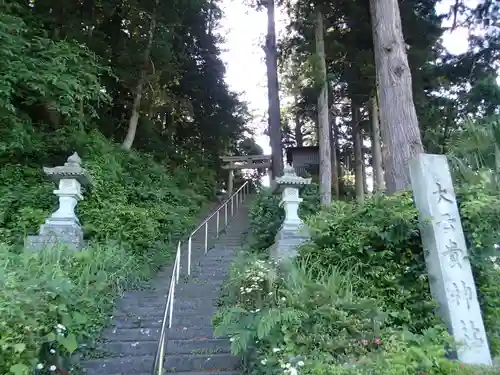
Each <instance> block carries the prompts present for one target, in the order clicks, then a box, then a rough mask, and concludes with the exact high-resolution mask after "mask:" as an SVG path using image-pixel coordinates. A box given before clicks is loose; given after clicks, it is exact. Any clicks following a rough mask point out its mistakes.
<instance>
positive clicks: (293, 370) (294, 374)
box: [288, 367, 299, 375]
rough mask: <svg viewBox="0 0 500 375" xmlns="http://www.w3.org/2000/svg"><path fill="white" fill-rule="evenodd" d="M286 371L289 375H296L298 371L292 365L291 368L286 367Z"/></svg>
mask: <svg viewBox="0 0 500 375" xmlns="http://www.w3.org/2000/svg"><path fill="white" fill-rule="evenodd" d="M288 373H289V374H290V375H298V373H299V372H298V371H297V369H296V368H295V367H292V368H290V369H288Z"/></svg>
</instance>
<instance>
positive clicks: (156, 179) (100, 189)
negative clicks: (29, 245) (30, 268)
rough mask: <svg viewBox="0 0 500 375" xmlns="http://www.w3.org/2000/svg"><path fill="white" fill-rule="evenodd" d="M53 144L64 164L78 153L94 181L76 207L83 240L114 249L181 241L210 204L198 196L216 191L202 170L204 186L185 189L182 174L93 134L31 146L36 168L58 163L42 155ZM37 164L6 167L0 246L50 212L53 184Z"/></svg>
mask: <svg viewBox="0 0 500 375" xmlns="http://www.w3.org/2000/svg"><path fill="white" fill-rule="evenodd" d="M58 144H64V145H65V147H64V148H62V147H61V149H60V151H59V153H60V154H61V156H63V155H64V156H63V157H67V156H68V155H70V153H71V152H73V151H72V150H77V151H78V152H79V154H80V155H81V157H82V158H83V160H84V163H85V167H86V168H87V169H88V170H89V172H90V173H91V175H92V178H93V182H94V185H93V186H92V187H91V188H90V189H89V191H88V192H87V193H86V197H85V198H86V199H85V200H83V201H82V202H81V203H80V205H79V206H78V213H79V217H80V219H81V221H82V224H83V226H84V231H85V236H86V238H87V239H89V240H93V241H99V242H102V241H108V240H113V241H117V242H119V243H120V244H121V245H122V246H125V247H127V248H130V249H132V250H133V251H134V252H137V253H142V252H145V251H148V250H155V249H157V248H160V247H162V245H163V244H166V243H167V244H168V243H169V242H170V241H171V240H173V239H174V238H179V237H180V236H182V235H184V234H185V232H186V231H187V228H189V227H190V226H191V225H192V224H193V220H194V219H195V218H196V217H197V215H198V214H199V212H200V207H201V206H203V204H204V203H205V201H206V199H207V198H208V197H207V196H203V195H201V194H208V191H207V185H210V184H211V185H212V186H214V184H215V180H214V176H213V174H211V173H209V171H206V170H203V169H201V168H198V171H199V174H200V176H202V177H203V179H197V180H196V183H193V182H192V181H193V180H192V181H191V182H190V183H188V181H186V179H185V178H184V177H183V176H182V175H183V168H178V169H176V170H174V171H173V172H169V171H167V169H166V168H165V167H164V166H163V165H161V164H158V163H156V162H155V161H154V160H153V159H152V158H151V157H149V156H148V155H144V154H139V153H135V152H124V151H121V150H120V149H119V148H117V147H116V146H115V145H113V144H112V143H110V142H109V141H107V140H106V139H105V138H104V137H103V136H102V135H100V134H99V133H97V132H91V133H90V134H86V133H84V132H72V133H69V134H67V133H64V132H61V133H60V134H57V135H56V136H54V135H52V136H51V137H45V138H42V139H41V140H40V141H39V142H38V143H36V144H34V147H36V149H34V150H33V153H35V154H36V155H37V157H38V158H37V159H38V160H47V163H50V164H56V163H57V164H58V165H59V164H61V163H63V162H64V159H63V158H59V157H58V155H57V157H54V156H50V155H44V153H46V152H47V151H46V150H49V151H50V150H52V149H56V147H57V145H58ZM70 150H71V151H70ZM37 164H38V163H33V164H31V165H28V166H24V167H21V166H20V165H19V164H17V163H16V164H14V163H7V164H4V167H3V168H2V170H1V172H0V175H1V176H2V178H1V179H0V211H1V212H2V213H3V215H2V216H1V217H0V241H2V242H6V243H10V244H19V243H21V242H22V241H23V237H24V234H25V233H36V231H38V226H39V225H40V224H41V223H42V222H43V220H44V219H45V218H46V217H47V215H49V214H50V213H51V211H52V210H53V209H54V203H55V202H54V196H53V194H52V192H51V191H52V190H53V183H51V182H49V181H47V180H46V178H45V177H44V175H43V171H42V168H41V166H40V165H37ZM194 170H195V169H194V167H192V169H191V171H194ZM191 173H192V172H191ZM172 175H174V176H172ZM212 193H213V191H212Z"/></svg>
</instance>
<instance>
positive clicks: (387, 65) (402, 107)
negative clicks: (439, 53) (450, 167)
mask: <svg viewBox="0 0 500 375" xmlns="http://www.w3.org/2000/svg"><path fill="white" fill-rule="evenodd" d="M370 13H371V19H372V30H373V44H374V51H375V66H376V71H377V82H378V91H379V99H380V120H381V125H380V126H381V130H382V139H383V140H384V145H385V146H387V153H388V154H387V164H386V165H385V181H386V188H387V192H388V193H389V194H391V193H394V192H396V191H399V190H406V189H408V188H410V186H411V182H410V173H409V170H408V162H409V161H410V160H411V159H413V158H414V157H415V156H417V155H418V154H419V153H422V152H423V146H422V139H421V136H420V129H419V127H418V119H417V113H416V111H415V105H414V102H413V93H412V80H411V72H410V68H409V66H408V57H407V54H406V43H405V41H404V39H403V31H402V27H401V15H400V13H399V5H398V2H397V0H370Z"/></svg>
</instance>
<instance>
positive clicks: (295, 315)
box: [214, 186, 500, 375]
mask: <svg viewBox="0 0 500 375" xmlns="http://www.w3.org/2000/svg"><path fill="white" fill-rule="evenodd" d="M305 196H306V197H307V196H308V193H307V192H306V194H305ZM459 197H460V212H461V216H462V220H463V226H464V231H465V233H466V235H467V239H468V242H469V249H470V252H471V263H472V265H473V271H474V276H475V280H476V285H477V288H478V296H479V300H480V304H481V307H482V309H483V315H484V320H485V325H486V329H487V332H488V338H489V343H490V347H491V349H492V352H493V353H494V354H495V355H498V354H499V353H500V330H499V327H498V319H499V316H498V311H500V310H499V309H500V292H499V290H500V272H499V270H498V267H499V264H498V260H495V261H492V258H490V256H491V255H492V254H493V253H494V252H495V246H497V247H498V245H496V244H498V242H499V238H498V236H499V235H498V233H499V229H500V221H499V220H498V215H499V214H500V212H498V200H499V199H500V198H499V197H498V195H496V194H489V193H487V190H486V189H484V188H481V187H480V186H476V189H472V190H467V191H460V193H459ZM277 202H278V199H277V198H276V197H273V196H270V195H262V196H261V197H260V198H259V199H258V200H257V202H256V203H255V205H254V207H253V208H252V215H251V226H252V233H253V234H254V241H253V242H251V244H250V246H249V248H247V249H245V251H244V252H243V254H242V257H241V258H240V259H239V260H238V261H237V262H236V263H235V264H234V266H233V269H232V272H231V277H230V280H229V281H228V283H227V284H226V286H225V290H224V294H223V298H222V300H221V308H220V310H219V312H218V313H217V315H216V316H215V317H214V322H215V323H216V326H217V331H218V333H220V334H229V335H230V336H231V337H232V349H233V351H234V352H235V353H238V354H243V355H244V356H245V358H246V359H247V364H248V366H249V367H250V368H251V369H252V370H251V371H252V373H253V374H281V373H286V374H297V373H300V374H324V375H326V374H332V375H333V374H335V375H361V374H366V375H367V374H384V375H386V374H391V375H406V374H429V375H438V374H442V375H444V374H464V375H465V374H496V373H499V372H498V370H497V369H480V368H475V367H470V366H464V365H461V364H460V363H458V362H454V361H450V360H448V359H446V357H445V354H446V349H445V348H452V347H453V346H454V344H453V343H452V341H451V338H450V337H449V335H448V334H447V333H446V330H445V328H444V326H443V325H442V324H441V322H440V321H439V319H438V318H437V317H436V315H435V314H434V313H433V308H434V307H435V303H434V302H433V301H432V299H431V296H430V291H429V284H428V277H427V273H426V271H425V263H424V257H423V249H422V245H421V240H420V237H419V232H418V229H417V213H416V210H415V209H414V206H413V201H412V198H411V195H409V194H408V193H402V194H397V195H394V196H389V197H383V196H375V197H373V198H370V199H368V200H366V201H365V203H364V204H363V205H359V204H355V203H351V202H341V201H336V202H334V203H333V205H332V206H331V207H330V208H327V209H324V210H322V211H319V212H318V207H317V202H315V203H313V204H311V201H310V200H308V199H306V200H305V202H304V203H305V204H304V211H306V210H307V211H309V212H312V211H316V212H317V213H316V214H313V215H304V214H303V216H304V217H307V221H308V224H309V226H310V227H311V230H312V241H311V242H310V243H309V244H307V245H305V246H303V247H302V248H301V252H300V256H299V258H298V259H297V260H296V261H295V262H294V264H293V265H291V266H290V267H288V268H287V272H285V273H283V274H281V275H278V274H277V271H276V267H275V266H276V265H275V264H273V263H272V262H270V261H269V260H268V254H267V247H268V245H269V243H270V239H272V238H273V237H274V235H275V233H276V230H277V229H278V227H279V225H278V224H274V225H271V226H266V225H265V223H269V222H271V223H277V222H279V219H280V217H281V215H282V214H281V212H280V210H279V209H278V205H277ZM314 208H316V210H315V209H314ZM272 213H274V214H272ZM264 227H265V228H267V230H264V229H263V228H264ZM493 259H494V258H493Z"/></svg>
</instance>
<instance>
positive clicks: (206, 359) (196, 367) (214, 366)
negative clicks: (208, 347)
mask: <svg viewBox="0 0 500 375" xmlns="http://www.w3.org/2000/svg"><path fill="white" fill-rule="evenodd" d="M153 361H154V355H148V356H133V357H114V358H100V359H91V360H88V361H85V362H84V363H83V365H84V367H85V368H86V369H87V374H88V375H109V374H115V373H116V374H131V375H132V374H137V373H149V372H150V371H151V368H152V366H153ZM240 367H241V360H240V359H239V358H237V357H234V356H232V355H230V354H227V353H221V354H199V355H195V354H185V355H167V356H166V358H165V362H164V367H163V368H164V369H165V371H166V372H195V371H198V372H200V371H201V372H202V371H208V372H210V373H212V374H213V372H212V370H214V371H221V372H222V371H223V370H229V371H234V370H237V369H239V368H240ZM191 375H192V374H191Z"/></svg>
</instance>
